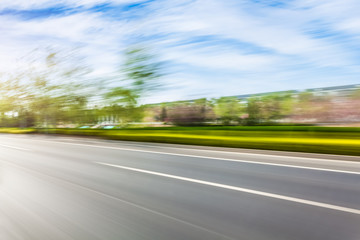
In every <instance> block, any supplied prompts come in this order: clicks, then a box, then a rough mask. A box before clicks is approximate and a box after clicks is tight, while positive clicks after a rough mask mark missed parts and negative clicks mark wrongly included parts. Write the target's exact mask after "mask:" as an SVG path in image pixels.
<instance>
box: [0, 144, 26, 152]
mask: <svg viewBox="0 0 360 240" xmlns="http://www.w3.org/2000/svg"><path fill="white" fill-rule="evenodd" d="M0 147H6V148H13V149H17V150H22V151H29V149H26V148H21V147H15V146H10V145H5V144H0Z"/></svg>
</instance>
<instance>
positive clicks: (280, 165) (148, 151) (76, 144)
mask: <svg viewBox="0 0 360 240" xmlns="http://www.w3.org/2000/svg"><path fill="white" fill-rule="evenodd" d="M32 140H35V141H40V142H47V143H54V142H55V143H62V144H68V145H75V146H83V147H92V148H104V149H114V150H123V151H132V152H144V153H154V154H163V155H172V156H181V157H193V158H203V159H211V160H217V161H228V162H239V163H250V164H260V165H269V166H278V167H289V168H300V169H309V170H315V171H327V172H337V173H347V174H357V175H360V172H354V171H346V170H337V169H329V168H318V167H305V166H299V165H292V164H281V163H270V162H260V161H252V160H240V159H231V158H219V157H208V156H199V155H192V154H182V153H169V152H159V151H151V150H141V149H133V148H123V147H110V146H99V145H95V144H94V145H90V144H83V143H69V142H61V141H47V140H40V139H32ZM24 150H27V149H24ZM191 150H192V149H191ZM204 151H206V150H204ZM210 151H211V150H210ZM215 152H218V151H215ZM218 153H221V152H218ZM247 154H249V155H261V154H256V153H255V154H252V153H247ZM265 156H272V157H277V156H275V155H265ZM279 157H284V158H287V157H286V156H279ZM291 158H297V157H291ZM314 160H321V161H326V160H324V159H316V158H314ZM334 161H336V160H329V163H331V162H334ZM339 162H342V163H348V162H347V161H339ZM351 164H356V165H360V163H358V162H351Z"/></svg>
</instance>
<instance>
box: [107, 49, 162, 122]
mask: <svg viewBox="0 0 360 240" xmlns="http://www.w3.org/2000/svg"><path fill="white" fill-rule="evenodd" d="M125 58H126V60H125V64H124V66H123V68H122V71H123V73H124V74H125V77H126V78H125V79H123V81H121V83H122V84H121V85H122V86H117V87H113V88H111V89H110V90H109V91H108V92H107V93H105V94H104V98H105V99H106V100H107V102H108V104H109V105H110V107H108V109H113V110H112V111H116V113H115V112H113V113H112V114H113V115H115V116H116V118H117V119H119V120H120V121H121V122H123V123H127V122H131V121H139V120H140V119H141V118H142V117H143V115H144V108H143V107H141V106H139V100H140V98H142V97H144V96H145V95H147V94H149V93H150V92H151V91H154V90H156V89H157V88H158V87H159V86H160V84H159V82H158V81H157V80H158V79H159V78H160V77H161V76H162V73H161V70H162V62H160V61H157V60H156V57H155V56H154V55H152V54H150V53H149V51H148V50H147V49H145V48H143V47H133V48H129V49H127V50H126V51H125Z"/></svg>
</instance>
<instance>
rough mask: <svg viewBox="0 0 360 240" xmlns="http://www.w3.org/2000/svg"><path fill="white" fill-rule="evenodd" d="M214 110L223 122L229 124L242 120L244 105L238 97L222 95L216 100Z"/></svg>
mask: <svg viewBox="0 0 360 240" xmlns="http://www.w3.org/2000/svg"><path fill="white" fill-rule="evenodd" d="M214 111H215V114H216V116H217V117H218V118H219V120H220V121H221V123H222V124H224V125H229V124H233V123H235V122H236V123H239V122H240V116H241V114H243V113H244V107H243V105H242V104H241V102H240V100H239V99H238V98H237V97H221V98H218V99H215V100H214Z"/></svg>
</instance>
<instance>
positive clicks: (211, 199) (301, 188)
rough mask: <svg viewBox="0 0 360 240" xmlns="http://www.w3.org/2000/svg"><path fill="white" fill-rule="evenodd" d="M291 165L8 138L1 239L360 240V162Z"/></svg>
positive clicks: (281, 158) (169, 149)
mask: <svg viewBox="0 0 360 240" xmlns="http://www.w3.org/2000/svg"><path fill="white" fill-rule="evenodd" d="M288 155H293V154H284V153H282V154H277V153H276V152H263V151H255V150H254V151H253V150H252V151H249V150H233V149H219V148H210V147H186V146H178V145H167V144H146V143H131V142H116V141H108V140H94V139H85V138H65V137H48V136H34V135H25V136H24V135H0V239H1V240H13V239H24V240H57V239H61V240H62V239H76V240H92V239H103V240H119V239H124V240H138V239H139V240H140V239H149V240H163V239H164V240H165V239H166V240H176V239H179V240H190V239H204V240H212V239H241V240H242V239H244V240H247V239H249V240H269V239H270V240H273V239H274V240H295V239H298V240H305V239H306V240H322V239H324V240H359V239H360V161H359V162H356V161H343V159H345V158H346V157H340V156H329V158H331V159H332V160H326V159H323V158H326V156H324V155H321V156H320V155H304V156H296V157H294V156H288ZM320 158H322V159H320ZM347 160H359V159H356V158H348V159H347Z"/></svg>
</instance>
